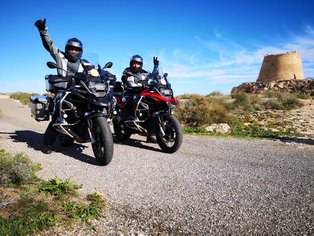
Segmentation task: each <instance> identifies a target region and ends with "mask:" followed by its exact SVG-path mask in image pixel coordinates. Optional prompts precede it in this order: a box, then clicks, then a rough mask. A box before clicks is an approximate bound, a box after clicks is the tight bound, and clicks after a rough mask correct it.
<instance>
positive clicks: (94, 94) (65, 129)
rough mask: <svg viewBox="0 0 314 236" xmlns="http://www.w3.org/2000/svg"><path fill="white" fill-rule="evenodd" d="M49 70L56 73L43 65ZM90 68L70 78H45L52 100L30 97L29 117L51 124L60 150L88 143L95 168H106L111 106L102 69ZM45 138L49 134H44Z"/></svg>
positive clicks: (53, 66)
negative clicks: (104, 166) (55, 132)
mask: <svg viewBox="0 0 314 236" xmlns="http://www.w3.org/2000/svg"><path fill="white" fill-rule="evenodd" d="M47 66H48V67H49V68H51V69H60V68H58V66H57V65H56V64H55V63H53V62H47ZM111 66H112V63H111V62H109V63H107V64H106V65H105V67H104V68H100V66H99V65H98V68H95V66H90V67H89V68H87V69H86V68H85V72H84V73H76V74H75V75H74V76H67V77H61V76H58V75H48V76H46V90H47V92H50V93H51V94H52V96H31V98H30V101H31V112H32V117H33V118H35V120H37V121H43V120H49V119H50V116H51V119H52V120H54V123H53V127H54V128H55V129H56V130H57V131H58V132H59V135H58V140H59V142H60V144H61V145H63V146H70V145H72V144H73V142H74V141H76V142H78V143H85V142H91V144H92V148H93V152H94V155H95V158H96V160H97V162H98V163H99V165H107V164H109V163H110V162H111V160H112V156H113V138H112V132H111V129H110V127H109V125H108V122H107V117H108V114H109V113H110V110H111V109H113V107H112V106H114V101H113V99H112V98H113V96H112V95H111V96H110V94H111V92H110V88H109V86H108V83H107V82H106V81H104V80H105V79H106V78H104V75H106V74H107V73H105V72H106V71H105V69H106V68H110V67H111ZM48 135H49V134H48Z"/></svg>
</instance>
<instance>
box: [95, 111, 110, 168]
mask: <svg viewBox="0 0 314 236" xmlns="http://www.w3.org/2000/svg"><path fill="white" fill-rule="evenodd" d="M92 123H93V127H92V131H91V132H92V134H93V137H94V139H95V142H94V143H92V147H93V152H94V155H95V158H96V160H97V162H98V164H99V165H101V166H105V165H108V164H109V163H110V162H111V160H112V156H113V139H112V133H111V129H110V127H109V124H108V122H107V120H106V118H105V117H95V118H93V119H92Z"/></svg>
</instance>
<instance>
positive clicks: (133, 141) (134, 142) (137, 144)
mask: <svg viewBox="0 0 314 236" xmlns="http://www.w3.org/2000/svg"><path fill="white" fill-rule="evenodd" d="M113 142H114V143H115V144H122V145H128V146H132V147H136V148H140V149H146V150H151V151H158V152H162V150H161V149H160V148H159V146H158V144H157V143H156V144H154V145H157V146H158V148H155V147H152V146H149V145H145V143H146V142H145V141H144V140H140V139H135V138H129V139H128V140H125V141H118V139H117V138H116V136H115V135H113Z"/></svg>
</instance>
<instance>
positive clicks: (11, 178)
mask: <svg viewBox="0 0 314 236" xmlns="http://www.w3.org/2000/svg"><path fill="white" fill-rule="evenodd" d="M38 168H40V166H38V165H34V164H33V163H32V162H31V160H30V159H29V158H28V157H26V155H24V154H23V153H18V154H16V155H11V154H9V153H7V152H5V151H4V150H3V149H0V186H4V187H6V186H11V185H21V184H24V183H28V182H30V181H33V180H34V179H36V176H35V171H37V170H38Z"/></svg>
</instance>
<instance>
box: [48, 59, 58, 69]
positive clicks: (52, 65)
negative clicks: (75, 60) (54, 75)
mask: <svg viewBox="0 0 314 236" xmlns="http://www.w3.org/2000/svg"><path fill="white" fill-rule="evenodd" d="M47 66H48V67H49V68H50V69H57V68H58V66H57V64H56V63H54V62H52V61H48V62H47Z"/></svg>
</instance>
